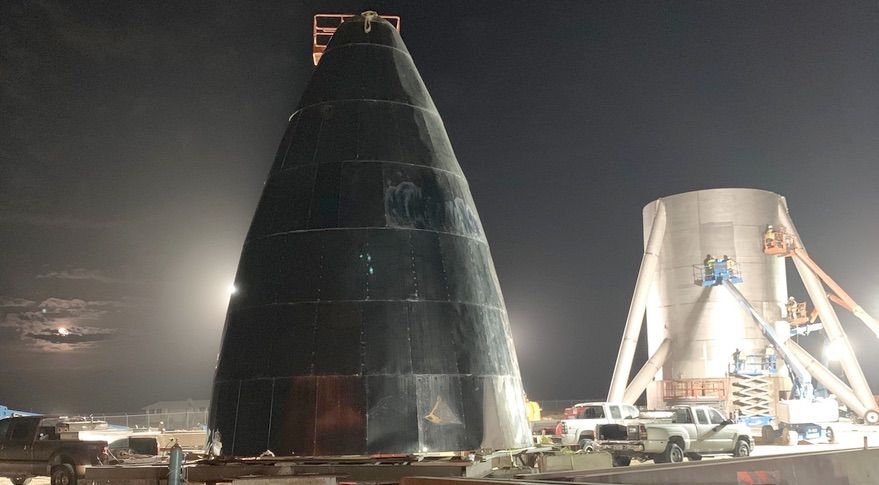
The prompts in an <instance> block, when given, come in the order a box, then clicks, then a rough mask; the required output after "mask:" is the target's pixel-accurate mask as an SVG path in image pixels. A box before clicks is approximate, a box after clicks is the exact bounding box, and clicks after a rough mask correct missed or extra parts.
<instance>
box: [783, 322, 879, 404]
mask: <svg viewBox="0 0 879 485" xmlns="http://www.w3.org/2000/svg"><path fill="white" fill-rule="evenodd" d="M784 346H785V348H786V349H787V350H788V351H790V353H792V354H793V355H794V356H795V357H796V358H797V360H798V361H800V363H801V364H803V366H805V368H806V370H807V371H808V372H809V373H810V374H812V375H813V376H814V377H815V379H817V380H818V382H820V383H821V384H824V387H826V388H827V389H828V390H829V391H830V392H832V393H833V394H836V397H838V398H839V400H840V401H842V402H843V404H845V405H846V406H848V408H849V409H850V410H851V411H852V412H854V413H855V414H857V415H858V416H866V415H867V413H869V412H874V413H875V411H874V410H873V408H875V406H870V407H865V406H864V404H863V403H861V400H860V399H858V396H856V395H855V393H854V392H852V389H851V388H850V387H848V386H847V385H846V384H845V383H844V382H842V381H841V380H839V378H838V377H836V376H835V375H833V372H830V370H828V369H827V368H826V367H824V366H823V365H821V363H820V362H818V360H817V359H816V358H814V357H812V356H811V355H810V354H809V352H807V351H806V349H804V348H802V347H800V346H799V345H797V343H796V342H794V341H793V340H790V339H789V340H787V341H786V342H785V343H784Z"/></svg>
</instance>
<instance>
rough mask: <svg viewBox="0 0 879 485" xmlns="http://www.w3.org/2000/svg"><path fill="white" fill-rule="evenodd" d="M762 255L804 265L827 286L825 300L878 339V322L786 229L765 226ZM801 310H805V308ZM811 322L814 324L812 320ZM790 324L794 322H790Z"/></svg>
mask: <svg viewBox="0 0 879 485" xmlns="http://www.w3.org/2000/svg"><path fill="white" fill-rule="evenodd" d="M763 253H765V254H768V255H772V256H780V257H790V258H797V259H798V260H799V261H801V262H802V263H804V264H805V265H806V266H808V268H809V269H810V270H811V271H812V272H813V273H815V275H816V276H818V278H820V279H821V281H822V282H823V283H824V284H825V285H827V287H828V288H830V293H828V294H827V298H829V299H830V301H832V302H833V303H836V304H837V305H839V306H841V307H842V308H845V309H846V310H848V311H850V312H851V313H853V314H854V315H855V316H856V317H858V319H859V320H861V321H862V322H864V325H866V326H867V327H868V328H869V329H870V330H872V331H873V333H874V334H876V337H877V338H879V322H877V321H876V319H875V318H873V317H872V316H870V315H869V314H868V313H867V312H866V311H865V310H864V309H863V308H862V307H861V306H860V305H858V304H857V302H855V300H854V299H853V298H852V297H851V296H850V295H849V294H848V293H847V292H846V291H845V290H843V289H842V287H841V286H839V284H838V283H837V282H836V281H834V279H833V278H831V277H830V275H828V274H827V273H826V272H825V271H824V270H823V269H821V267H820V266H818V263H816V262H815V260H813V259H812V258H811V257H810V256H809V253H807V252H806V251H805V250H804V249H803V248H802V245H801V244H799V242H798V241H797V238H796V237H795V236H794V235H793V234H792V233H790V232H789V231H788V230H787V228H786V227H784V226H771V225H770V226H767V228H766V232H765V233H764V237H763ZM803 310H805V307H804V308H803ZM804 313H805V311H804ZM800 318H802V317H798V318H797V319H795V320H798V319H800ZM805 321H807V320H804V321H803V322H801V323H805ZM812 321H813V322H814V320H812ZM791 323H794V322H793V321H791Z"/></svg>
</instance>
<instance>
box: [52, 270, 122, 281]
mask: <svg viewBox="0 0 879 485" xmlns="http://www.w3.org/2000/svg"><path fill="white" fill-rule="evenodd" d="M37 278H40V279H44V278H50V279H58V280H93V281H100V282H101V283H121V282H123V281H124V280H121V279H119V278H111V277H110V276H107V275H106V274H104V272H103V271H101V270H97V269H86V268H73V269H66V270H62V271H49V272H46V273H43V274H39V275H37Z"/></svg>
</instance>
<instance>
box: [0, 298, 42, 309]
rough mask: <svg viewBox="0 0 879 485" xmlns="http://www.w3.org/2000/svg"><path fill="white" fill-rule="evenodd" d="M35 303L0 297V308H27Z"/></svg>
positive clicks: (23, 299) (24, 299)
mask: <svg viewBox="0 0 879 485" xmlns="http://www.w3.org/2000/svg"><path fill="white" fill-rule="evenodd" d="M35 304H36V302H35V301H33V300H28V299H27V298H16V297H12V296H0V308H7V307H19V308H27V307H30V306H33V305H35Z"/></svg>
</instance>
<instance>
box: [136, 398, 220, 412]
mask: <svg viewBox="0 0 879 485" xmlns="http://www.w3.org/2000/svg"><path fill="white" fill-rule="evenodd" d="M210 405H211V401H209V400H207V399H187V400H185V401H159V402H156V403H153V404H150V405H149V406H144V407H143V411H144V412H145V413H146V414H170V413H205V412H207V410H208V407H209V406H210Z"/></svg>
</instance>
